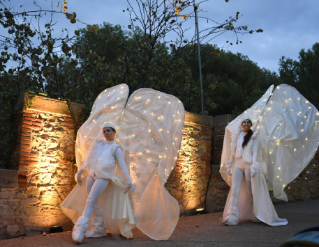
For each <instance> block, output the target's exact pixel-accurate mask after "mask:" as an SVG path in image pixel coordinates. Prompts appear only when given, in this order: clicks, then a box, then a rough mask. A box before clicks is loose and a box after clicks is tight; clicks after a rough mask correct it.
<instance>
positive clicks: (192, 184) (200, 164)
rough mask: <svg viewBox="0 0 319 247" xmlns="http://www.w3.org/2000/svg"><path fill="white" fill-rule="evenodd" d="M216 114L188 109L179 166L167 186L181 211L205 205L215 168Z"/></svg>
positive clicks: (184, 211) (186, 213)
mask: <svg viewBox="0 0 319 247" xmlns="http://www.w3.org/2000/svg"><path fill="white" fill-rule="evenodd" d="M212 128H213V117H210V116H202V115H197V114H193V113H189V112H186V116H185V123H184V129H183V138H182V144H181V149H180V152H179V158H178V161H177V164H176V167H175V169H174V170H173V171H172V173H171V175H170V177H169V178H168V180H167V183H166V188H167V190H168V191H169V192H170V193H171V195H172V196H174V197H175V198H176V199H177V201H178V203H179V205H180V210H181V215H189V214H194V213H195V211H196V209H198V208H203V207H204V202H205V196H206V188H207V183H208V179H209V174H210V171H211V166H210V160H211V139H212Z"/></svg>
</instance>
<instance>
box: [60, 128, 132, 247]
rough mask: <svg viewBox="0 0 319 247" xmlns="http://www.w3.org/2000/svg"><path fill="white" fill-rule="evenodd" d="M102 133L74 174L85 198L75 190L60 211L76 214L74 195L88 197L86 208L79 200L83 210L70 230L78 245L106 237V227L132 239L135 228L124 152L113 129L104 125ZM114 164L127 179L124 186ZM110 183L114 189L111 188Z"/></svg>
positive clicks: (129, 180) (130, 183) (130, 187)
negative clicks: (85, 239)
mask: <svg viewBox="0 0 319 247" xmlns="http://www.w3.org/2000/svg"><path fill="white" fill-rule="evenodd" d="M102 131H103V132H102V133H103V137H104V138H101V135H99V136H98V137H97V138H96V140H95V141H94V143H93V145H92V149H91V151H90V153H89V155H88V157H87V158H86V160H85V162H84V163H83V165H82V166H81V168H80V170H79V171H78V172H77V174H76V181H77V183H78V185H77V187H82V193H83V187H84V186H85V185H83V184H84V181H83V180H84V177H85V180H86V192H87V195H81V192H79V191H78V190H77V189H76V188H75V189H74V190H73V191H72V192H71V194H70V195H69V197H68V198H67V199H66V200H65V201H64V202H63V204H62V209H64V210H63V211H64V212H65V213H66V214H67V216H69V217H70V214H68V213H69V210H70V209H73V210H74V209H75V210H76V211H77V213H79V211H78V209H76V208H75V207H74V204H75V203H76V202H74V200H73V199H74V194H76V197H79V196H80V197H81V198H83V197H86V196H87V199H86V202H85V206H84V205H83V200H82V208H83V206H84V209H83V211H82V214H81V216H80V217H78V219H77V220H76V223H75V225H74V228H73V231H72V238H73V240H74V241H75V242H77V243H81V242H82V241H83V239H84V236H85V237H102V236H106V227H107V230H108V231H110V232H111V233H116V234H121V235H123V236H125V237H127V238H131V237H133V235H132V233H131V231H130V230H131V228H133V227H134V225H135V222H134V217H133V213H132V210H131V205H130V202H129V198H128V197H127V192H128V191H129V190H131V189H133V190H134V185H133V184H132V182H131V178H130V175H129V173H128V169H127V167H126V164H125V161H124V157H123V152H122V150H121V148H120V146H119V145H117V144H116V142H115V141H114V136H115V133H116V130H115V126H114V125H113V124H111V123H106V124H104V126H103V129H102ZM115 161H116V163H117V164H118V166H119V168H120V170H121V172H122V174H123V175H124V179H125V180H126V181H125V182H124V183H121V182H122V181H120V180H121V179H119V178H118V177H117V176H116V175H115V170H116V163H115ZM83 175H84V176H83ZM85 175H86V176H85ZM111 184H112V185H113V186H111V188H110V185H111ZM124 184H126V185H124ZM107 189H108V190H109V193H108V195H107V194H105V192H106V191H107ZM110 191H111V192H110ZM72 194H73V195H72ZM103 194H104V197H103V196H102V195H103ZM98 201H100V203H98ZM99 204H100V206H99ZM101 207H102V208H101ZM91 215H92V223H93V227H92V228H91V230H90V231H87V232H86V230H87V229H88V228H89V226H90V218H91ZM70 218H71V219H72V218H73V217H72V216H71V217H70ZM73 219H74V218H73Z"/></svg>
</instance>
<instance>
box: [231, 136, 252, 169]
mask: <svg viewBox="0 0 319 247" xmlns="http://www.w3.org/2000/svg"><path fill="white" fill-rule="evenodd" d="M256 134H257V133H254V134H253V136H252V137H251V138H250V140H249V142H248V143H247V145H246V146H245V147H244V148H243V142H244V137H245V135H246V134H245V133H244V132H243V131H241V132H240V133H239V135H238V136H237V138H236V137H235V138H234V140H233V141H232V156H234V157H235V158H236V159H238V158H240V157H242V159H243V160H244V161H245V162H247V163H256V162H257V154H258V139H257V138H256V136H257V135H256Z"/></svg>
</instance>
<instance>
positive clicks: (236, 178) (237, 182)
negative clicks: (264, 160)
mask: <svg viewBox="0 0 319 247" xmlns="http://www.w3.org/2000/svg"><path fill="white" fill-rule="evenodd" d="M250 167H251V165H250V164H249V163H247V162H244V161H243V160H242V159H241V158H240V159H236V164H235V168H234V171H233V178H232V187H231V189H232V197H233V198H232V200H231V201H232V203H231V206H232V209H235V210H237V209H238V197H239V193H240V189H241V185H242V183H243V179H244V177H245V180H246V185H247V189H248V193H249V194H250V196H253V194H252V190H251V172H250Z"/></svg>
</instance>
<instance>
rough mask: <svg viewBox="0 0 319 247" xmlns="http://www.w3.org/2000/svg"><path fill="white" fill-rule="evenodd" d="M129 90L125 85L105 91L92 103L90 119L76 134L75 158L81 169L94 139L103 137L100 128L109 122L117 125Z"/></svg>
mask: <svg viewBox="0 0 319 247" xmlns="http://www.w3.org/2000/svg"><path fill="white" fill-rule="evenodd" d="M128 93H129V89H128V86H127V85H126V84H121V85H117V86H114V87H111V88H108V89H105V90H104V91H103V92H101V93H100V94H99V96H98V97H97V98H96V100H95V101H94V104H93V107H92V111H91V115H90V117H89V118H88V119H87V120H86V121H85V122H84V123H83V125H82V126H81V127H80V129H79V130H78V133H77V137H76V145H75V157H76V163H77V166H78V168H81V166H82V164H83V162H84V161H85V159H86V156H87V155H88V153H89V151H90V150H91V149H92V145H93V142H94V141H97V140H96V138H98V137H103V135H102V126H103V125H104V123H107V122H110V123H114V124H115V125H117V124H118V123H119V120H120V118H121V116H122V114H123V111H124V107H125V103H126V100H127V97H128Z"/></svg>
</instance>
